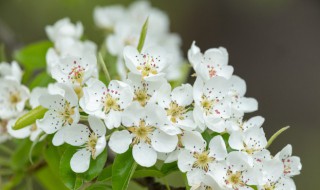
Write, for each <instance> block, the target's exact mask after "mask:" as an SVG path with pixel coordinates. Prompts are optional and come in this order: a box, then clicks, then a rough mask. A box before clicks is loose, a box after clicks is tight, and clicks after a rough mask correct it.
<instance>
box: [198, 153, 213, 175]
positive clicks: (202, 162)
mask: <svg viewBox="0 0 320 190" xmlns="http://www.w3.org/2000/svg"><path fill="white" fill-rule="evenodd" d="M193 157H194V158H195V159H196V161H195V162H194V164H193V167H194V168H201V169H203V170H204V171H206V172H207V171H208V169H209V164H210V163H211V162H213V161H214V158H213V157H211V156H209V151H204V152H202V153H194V155H193Z"/></svg>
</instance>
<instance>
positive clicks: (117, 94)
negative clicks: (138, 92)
mask: <svg viewBox="0 0 320 190" xmlns="http://www.w3.org/2000/svg"><path fill="white" fill-rule="evenodd" d="M83 93H84V95H83V97H82V98H81V100H80V106H81V107H82V109H83V110H84V111H85V112H86V113H88V114H93V115H95V116H97V117H99V118H101V119H104V121H105V124H106V126H107V127H108V128H109V129H112V128H114V127H119V126H120V124H121V115H122V112H123V110H124V109H125V108H126V107H128V106H129V105H130V103H131V102H132V100H133V90H132V89H131V88H130V86H129V85H128V84H126V83H123V82H120V81H116V80H112V81H111V82H110V83H109V86H108V88H107V87H106V86H105V85H104V84H103V83H102V82H101V81H99V80H97V79H92V80H90V81H89V82H88V87H85V88H83Z"/></svg>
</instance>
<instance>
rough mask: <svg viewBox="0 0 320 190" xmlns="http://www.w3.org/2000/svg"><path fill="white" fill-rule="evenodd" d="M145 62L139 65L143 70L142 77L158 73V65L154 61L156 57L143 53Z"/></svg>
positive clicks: (140, 69)
mask: <svg viewBox="0 0 320 190" xmlns="http://www.w3.org/2000/svg"><path fill="white" fill-rule="evenodd" d="M143 58H144V62H143V63H142V64H140V65H139V66H137V69H138V71H140V72H141V74H142V77H147V76H149V75H151V74H152V75H156V74H158V71H157V68H158V67H157V65H156V63H155V61H154V58H153V57H152V56H149V55H143Z"/></svg>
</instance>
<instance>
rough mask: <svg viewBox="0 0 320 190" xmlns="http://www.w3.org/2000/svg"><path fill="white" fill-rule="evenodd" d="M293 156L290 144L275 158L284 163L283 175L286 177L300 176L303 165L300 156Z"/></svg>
mask: <svg viewBox="0 0 320 190" xmlns="http://www.w3.org/2000/svg"><path fill="white" fill-rule="evenodd" d="M291 155H292V146H291V145H290V144H289V145H287V146H286V147H284V148H283V149H282V150H281V151H280V152H279V153H278V154H276V156H275V158H276V159H278V160H280V161H282V163H283V175H284V176H286V177H292V176H295V175H299V174H300V170H301V168H302V165H301V163H300V158H299V157H298V156H291Z"/></svg>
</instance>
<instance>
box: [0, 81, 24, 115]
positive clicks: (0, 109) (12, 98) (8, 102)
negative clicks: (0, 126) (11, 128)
mask: <svg viewBox="0 0 320 190" xmlns="http://www.w3.org/2000/svg"><path fill="white" fill-rule="evenodd" d="M29 95H30V92H29V89H28V88H27V87H25V86H23V85H21V84H20V83H19V82H17V81H16V80H9V79H0V118H2V119H10V118H12V117H15V116H18V114H19V113H21V112H22V111H23V109H24V106H25V103H26V101H27V100H28V98H29Z"/></svg>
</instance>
